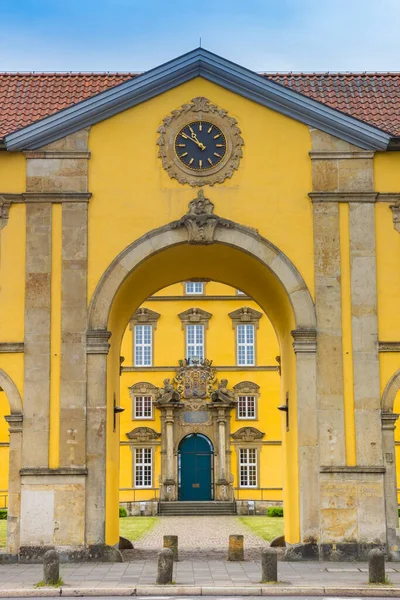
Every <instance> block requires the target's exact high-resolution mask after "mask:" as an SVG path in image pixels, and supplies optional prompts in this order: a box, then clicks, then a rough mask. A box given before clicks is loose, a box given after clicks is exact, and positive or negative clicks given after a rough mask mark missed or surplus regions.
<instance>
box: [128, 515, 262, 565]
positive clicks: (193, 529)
mask: <svg viewBox="0 0 400 600" xmlns="http://www.w3.org/2000/svg"><path fill="white" fill-rule="evenodd" d="M232 534H242V535H244V549H245V558H246V559H249V560H251V559H259V558H260V551H261V548H265V547H266V546H268V542H266V541H265V540H263V539H262V538H260V537H258V536H257V535H255V534H254V533H252V532H251V531H250V529H248V528H247V527H245V525H243V523H241V522H240V521H239V519H238V518H237V517H230V516H224V517H160V518H159V520H158V522H157V523H156V525H155V527H154V529H152V530H151V531H150V533H148V534H147V535H145V536H144V537H143V538H142V539H141V540H139V541H138V542H135V543H134V546H135V550H133V551H126V552H124V556H125V560H137V559H150V558H153V559H154V558H156V556H157V553H158V552H159V551H160V550H161V549H162V547H163V536H164V535H177V536H178V538H179V540H178V544H179V558H180V559H181V560H213V559H216V560H226V558H227V553H228V539H229V536H230V535H232Z"/></svg>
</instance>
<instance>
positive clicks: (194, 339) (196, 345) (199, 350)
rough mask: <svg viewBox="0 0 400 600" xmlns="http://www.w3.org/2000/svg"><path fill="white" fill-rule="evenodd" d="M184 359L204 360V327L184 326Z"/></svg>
mask: <svg viewBox="0 0 400 600" xmlns="http://www.w3.org/2000/svg"><path fill="white" fill-rule="evenodd" d="M186 358H188V359H190V360H192V359H193V358H198V359H200V360H201V359H203V358H204V325H186Z"/></svg>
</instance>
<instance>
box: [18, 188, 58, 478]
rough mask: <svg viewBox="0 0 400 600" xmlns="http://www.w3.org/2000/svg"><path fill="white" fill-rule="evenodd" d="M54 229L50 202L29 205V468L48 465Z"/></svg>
mask: <svg viewBox="0 0 400 600" xmlns="http://www.w3.org/2000/svg"><path fill="white" fill-rule="evenodd" d="M27 185H28V183H27ZM51 226H52V206H51V204H50V203H48V202H37V203H36V202H34V203H28V204H27V206H26V275H25V345H24V348H25V357H24V358H25V377H24V423H23V429H24V435H23V452H22V454H23V465H24V466H27V467H46V466H48V462H49V411H50V321H51V319H50V314H51Z"/></svg>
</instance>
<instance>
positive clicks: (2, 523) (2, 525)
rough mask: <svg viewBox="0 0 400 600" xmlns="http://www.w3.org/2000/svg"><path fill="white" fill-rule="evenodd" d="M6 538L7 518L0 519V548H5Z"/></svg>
mask: <svg viewBox="0 0 400 600" xmlns="http://www.w3.org/2000/svg"><path fill="white" fill-rule="evenodd" d="M6 538H7V519H0V548H5V546H6Z"/></svg>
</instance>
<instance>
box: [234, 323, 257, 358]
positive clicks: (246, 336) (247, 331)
mask: <svg viewBox="0 0 400 600" xmlns="http://www.w3.org/2000/svg"><path fill="white" fill-rule="evenodd" d="M236 336H237V364H238V365H239V366H246V365H247V366H254V365H255V334H254V325H250V324H247V325H238V326H237V329H236Z"/></svg>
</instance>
